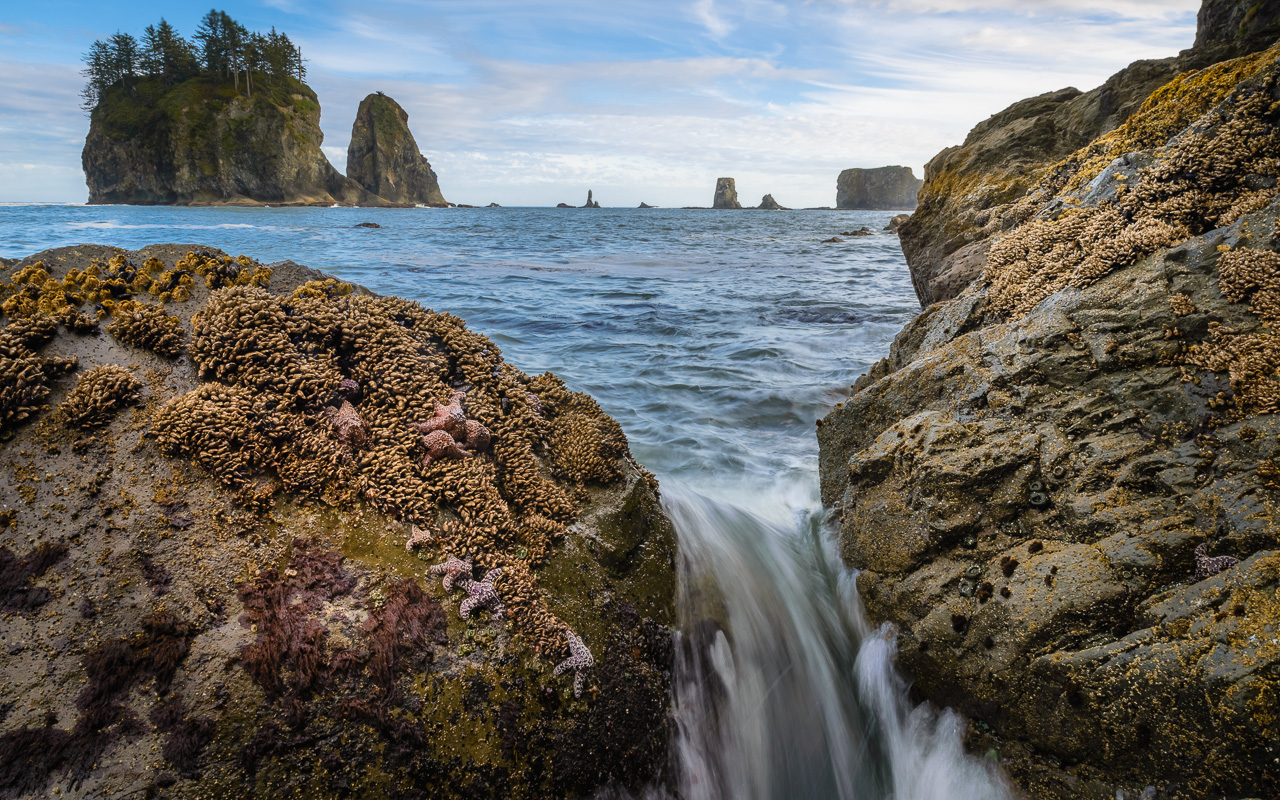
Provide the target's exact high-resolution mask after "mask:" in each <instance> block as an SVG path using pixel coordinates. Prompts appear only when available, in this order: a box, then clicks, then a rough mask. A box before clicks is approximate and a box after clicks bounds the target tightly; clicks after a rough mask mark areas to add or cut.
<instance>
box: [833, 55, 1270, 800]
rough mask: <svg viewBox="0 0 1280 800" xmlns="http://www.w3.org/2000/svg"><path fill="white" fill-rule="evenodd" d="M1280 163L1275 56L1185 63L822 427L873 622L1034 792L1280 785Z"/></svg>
mask: <svg viewBox="0 0 1280 800" xmlns="http://www.w3.org/2000/svg"><path fill="white" fill-rule="evenodd" d="M1129 148H1132V150H1130V149H1129ZM1277 152H1280V46H1276V47H1272V48H1271V49H1269V50H1266V51H1263V52H1261V53H1258V54H1256V55H1254V56H1251V57H1249V58H1246V59H1242V60H1238V61H1230V62H1224V63H1222V64H1219V65H1216V66H1214V67H1211V68H1209V69H1206V70H1204V71H1202V72H1198V73H1192V74H1188V75H1183V76H1180V77H1179V78H1178V79H1177V80H1175V81H1173V82H1171V83H1170V84H1169V85H1167V86H1165V87H1164V88H1162V89H1160V90H1158V91H1156V92H1155V93H1153V94H1152V95H1151V96H1150V98H1148V99H1147V101H1146V103H1145V104H1144V105H1143V106H1142V108H1141V110H1140V111H1139V112H1138V113H1137V114H1136V115H1134V116H1133V117H1132V118H1131V119H1130V122H1129V123H1127V124H1126V125H1125V126H1122V127H1121V128H1119V129H1117V131H1116V132H1115V133H1114V134H1113V135H1110V136H1107V137H1103V138H1101V139H1099V140H1097V141H1095V142H1093V143H1091V144H1088V145H1086V146H1085V147H1084V148H1082V149H1081V150H1080V151H1078V152H1077V153H1076V154H1074V155H1072V156H1069V157H1067V158H1066V159H1064V160H1063V161H1062V163H1061V164H1059V165H1058V167H1056V168H1054V169H1053V170H1050V171H1049V172H1047V173H1043V172H1042V173H1037V174H1036V175H1035V176H1032V178H1031V179H1030V180H1029V181H1028V184H1029V185H1030V187H1031V188H1030V191H1028V192H1026V193H1025V195H1024V196H1022V197H1021V198H1020V199H1014V200H1013V201H1012V202H1009V203H1007V204H1006V205H1004V206H1000V207H996V208H993V209H991V210H992V215H991V217H990V220H989V225H990V229H989V231H987V232H986V234H984V236H985V237H986V238H984V247H987V248H989V252H988V254H987V256H986V266H985V271H983V272H982V274H981V275H980V276H978V279H977V280H975V281H974V282H973V283H972V284H970V285H969V286H968V287H967V288H964V289H963V291H960V292H959V293H958V294H957V295H956V296H955V297H954V298H953V299H950V300H947V301H945V302H940V303H936V304H934V305H932V306H930V307H929V308H927V309H926V310H925V311H924V313H922V314H921V315H920V316H919V317H918V318H917V319H916V320H914V321H913V322H912V323H911V324H909V325H908V326H907V328H906V329H905V330H904V331H903V332H902V333H901V334H899V336H898V337H897V339H896V340H895V342H894V345H893V348H892V349H891V351H890V353H889V356H888V358H886V359H885V360H884V361H882V362H881V363H880V364H879V365H877V366H876V367H875V368H874V369H873V370H871V371H870V372H869V373H868V375H867V376H864V377H863V378H861V379H859V381H858V382H857V384H855V386H854V387H853V388H854V393H853V395H852V396H851V397H850V398H849V399H848V400H847V401H845V402H844V403H843V404H842V405H841V406H838V407H837V409H836V410H834V411H833V412H832V413H831V414H829V415H828V416H827V417H826V418H825V419H824V420H823V421H822V424H821V425H820V426H819V427H818V441H819V448H820V470H821V478H822V493H823V499H824V502H826V503H828V504H831V505H833V506H838V507H839V509H840V519H841V523H840V525H841V534H840V541H841V548H842V553H843V555H844V557H845V559H846V561H847V562H848V563H849V565H850V566H852V567H855V568H858V569H859V570H860V572H859V575H858V581H857V583H858V590H859V592H860V594H861V596H862V598H863V600H864V602H865V604H866V607H867V610H868V613H869V614H870V616H871V617H872V618H873V619H874V620H875V621H877V622H892V623H894V625H895V626H896V629H897V631H898V643H897V644H898V658H899V664H900V666H901V667H902V668H903V670H904V671H905V672H906V673H907V675H908V676H909V677H910V679H911V680H912V684H913V687H914V689H915V690H916V691H918V692H920V693H921V695H922V696H924V697H927V698H929V699H930V700H932V701H934V702H935V703H937V704H939V705H948V706H952V707H955V708H958V709H960V710H961V711H962V712H963V713H965V714H968V715H970V716H971V717H973V718H976V719H978V720H981V721H982V722H983V723H984V726H983V728H981V729H975V730H974V733H973V738H972V740H971V744H972V745H973V746H974V747H977V748H982V749H986V748H987V747H993V746H994V747H999V748H1000V751H1001V753H1002V757H1003V758H1002V760H1003V763H1004V766H1005V768H1006V769H1007V771H1008V772H1009V773H1010V774H1011V776H1012V777H1013V778H1014V779H1015V780H1016V781H1017V782H1018V783H1019V784H1021V786H1022V787H1023V788H1024V789H1025V791H1026V792H1027V794H1028V795H1029V796H1031V797H1033V798H1037V800H1039V798H1064V799H1065V798H1081V797H1083V798H1096V800H1103V799H1104V798H1112V797H1115V796H1116V794H1117V791H1120V792H1121V793H1124V794H1125V795H1126V796H1136V795H1137V794H1139V793H1140V792H1141V791H1142V790H1143V788H1144V787H1146V786H1149V785H1154V786H1157V787H1159V791H1160V794H1161V796H1167V797H1170V798H1178V799H1179V800H1192V798H1201V797H1206V796H1219V795H1223V796H1236V795H1239V796H1246V795H1247V796H1253V795H1261V796H1265V795H1268V794H1274V793H1276V792H1277V791H1280V772H1278V771H1277V770H1276V767H1275V763H1274V758H1275V756H1274V754H1273V753H1271V752H1270V751H1269V750H1268V747H1269V745H1265V744H1263V743H1264V742H1273V741H1277V740H1280V717H1277V716H1276V715H1274V714H1271V713H1270V712H1269V711H1264V710H1263V709H1270V708H1274V707H1275V706H1276V698H1277V697H1280V682H1278V681H1277V679H1276V675H1280V648H1277V647H1275V644H1274V641H1272V639H1274V635H1273V633H1268V632H1269V631H1270V632H1274V631H1275V630H1276V629H1277V628H1280V606H1277V604H1276V602H1275V595H1274V592H1275V591H1276V589H1277V585H1278V583H1277V581H1278V576H1280V571H1277V553H1278V552H1280V540H1278V539H1277V535H1276V531H1278V530H1280V496H1278V495H1276V485H1277V483H1276V481H1275V475H1276V474H1277V471H1276V468H1275V464H1276V460H1277V456H1280V439H1278V437H1277V433H1278V432H1280V420H1278V419H1277V416H1276V414H1277V412H1278V411H1280V379H1277V374H1278V372H1277V370H1278V369H1280V346H1277V344H1276V339H1275V337H1274V334H1273V332H1272V330H1271V326H1272V325H1273V324H1275V321H1276V320H1278V319H1280V303H1277V300H1276V298H1277V296H1280V295H1277V291H1280V278H1277V268H1278V267H1280V257H1278V256H1277V254H1276V251H1277V247H1278V245H1280V240H1278V239H1277V238H1276V232H1277V220H1278V219H1280V197H1277V196H1276V194H1275V187H1276V185H1277V181H1278V180H1280V163H1278V162H1277V161H1276V153H1277ZM1025 178H1026V176H1024V179H1025ZM1024 185H1027V184H1024ZM939 188H940V184H938V183H936V182H935V183H934V185H933V187H932V190H934V191H936V190H938V189H939ZM930 191H931V188H930V187H929V186H926V189H925V195H929V194H930ZM957 191H960V189H959V188H957ZM939 200H940V198H939V197H937V196H934V197H933V198H932V199H927V200H926V206H928V205H932V207H933V208H934V210H935V211H936V209H937V208H938V202H939ZM956 200H957V202H962V203H965V202H968V198H967V197H957V198H956ZM918 213H919V212H918ZM1209 537H1212V538H1213V539H1215V540H1216V541H1215V544H1214V546H1213V547H1214V550H1215V551H1216V552H1219V553H1231V554H1232V555H1231V556H1229V557H1228V556H1225V555H1220V556H1217V557H1216V559H1210V558H1209V556H1208V553H1207V552H1206V550H1207V548H1206V547H1205V540H1206V538H1209ZM1234 558H1239V559H1240V561H1239V563H1238V564H1234V565H1232V566H1231V568H1230V569H1224V570H1223V571H1221V572H1220V573H1218V574H1213V573H1212V572H1211V571H1210V569H1209V567H1213V568H1217V567H1225V566H1228V565H1229V561H1230V559H1234ZM975 561H976V562H977V563H976V564H975ZM975 567H977V572H978V574H977V575H974V574H973V571H974V569H975ZM1267 637H1272V639H1268V638H1267ZM981 730H985V731H988V732H989V733H981V732H980V731H981ZM1050 759H1052V760H1050Z"/></svg>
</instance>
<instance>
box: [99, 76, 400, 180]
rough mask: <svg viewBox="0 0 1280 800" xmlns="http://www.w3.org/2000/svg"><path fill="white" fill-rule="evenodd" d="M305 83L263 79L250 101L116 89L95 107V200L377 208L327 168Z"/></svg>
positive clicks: (230, 94)
mask: <svg viewBox="0 0 1280 800" xmlns="http://www.w3.org/2000/svg"><path fill="white" fill-rule="evenodd" d="M323 140H324V134H323V133H321V131H320V105H319V103H317V101H316V95H315V93H314V92H313V91H311V89H310V88H308V87H307V86H306V85H304V84H302V83H299V82H297V81H295V80H292V79H290V78H281V79H271V80H267V79H263V80H262V82H261V85H260V86H258V88H257V90H256V91H255V92H254V94H253V97H252V98H249V97H245V96H244V95H242V94H240V93H238V92H236V91H235V89H234V88H233V86H232V85H231V84H230V83H229V82H228V81H226V80H221V79H215V78H206V77H202V78H192V79H191V80H188V81H185V82H184V83H181V84H178V85H177V86H174V87H165V86H164V85H163V84H162V83H161V82H160V81H158V80H143V81H140V82H139V83H138V85H137V86H136V87H134V88H132V89H125V88H122V87H119V86H117V87H114V88H112V89H111V90H110V91H109V92H108V93H107V94H106V95H105V96H104V97H103V98H102V100H101V102H99V104H98V107H97V108H95V109H94V111H93V113H92V115H91V117H90V122H89V135H88V137H87V138H86V139H85V145H84V151H83V153H82V155H81V162H82V164H83V166H84V171H85V181H86V182H87V183H88V185H89V202H90V203H91V204H98V203H132V204H139V205H156V204H189V203H198V204H236V203H248V204H253V203H289V204H306V203H324V204H328V203H335V202H343V203H361V204H372V205H376V204H379V203H380V202H381V201H379V200H378V198H376V197H373V196H371V195H370V194H369V193H368V192H367V191H365V190H364V189H362V188H361V187H360V186H358V185H357V184H355V183H354V182H352V181H350V180H347V179H346V178H344V177H343V176H342V174H341V173H339V172H338V171H337V170H335V169H334V168H333V166H332V165H330V164H329V161H328V159H326V158H325V156H324V153H322V152H321V150H320V144H321V142H322V141H323Z"/></svg>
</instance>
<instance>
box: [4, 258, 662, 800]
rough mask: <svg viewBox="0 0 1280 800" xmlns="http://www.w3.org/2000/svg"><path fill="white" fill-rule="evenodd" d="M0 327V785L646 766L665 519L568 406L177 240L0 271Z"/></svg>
mask: <svg viewBox="0 0 1280 800" xmlns="http://www.w3.org/2000/svg"><path fill="white" fill-rule="evenodd" d="M0 314H3V315H4V317H5V325H4V327H2V328H0V374H3V375H4V376H5V377H4V380H3V381H0V387H2V388H0V454H2V455H3V458H4V461H5V463H6V464H8V465H9V469H7V470H6V471H5V474H4V476H3V477H2V478H0V572H2V573H3V575H2V577H0V614H2V615H3V617H2V618H0V631H2V632H3V639H4V641H5V646H4V648H3V649H0V671H2V672H3V674H4V682H5V696H6V697H7V698H21V699H22V702H21V703H14V704H10V705H8V706H7V707H6V709H5V712H4V713H3V715H0V756H2V757H0V796H3V797H6V798H19V797H46V796H53V795H55V794H56V795H58V796H62V797H81V798H96V797H108V796H112V795H116V794H120V795H124V794H130V795H136V796H138V797H142V796H154V797H174V798H194V797H247V796H255V797H265V798H274V797H296V796H307V797H369V798H373V797H377V798H382V797H389V796H397V797H427V796H429V797H441V798H464V797H465V798H476V797H504V798H505V797H581V796H588V795H594V794H595V793H596V792H597V790H598V789H600V787H605V786H608V787H615V788H621V787H627V788H628V789H629V790H630V791H632V792H635V793H639V792H640V791H641V790H642V789H643V787H645V786H648V785H655V784H656V785H662V784H663V783H664V782H665V781H666V780H667V777H668V776H669V774H670V773H669V771H667V770H666V763H667V758H668V743H669V740H670V732H671V726H672V720H671V718H670V707H671V697H670V681H671V668H672V661H673V649H672V638H671V631H670V629H669V627H668V626H669V625H670V624H671V622H672V617H673V614H674V610H673V605H674V591H675V542H674V539H673V532H672V528H671V525H670V523H669V521H668V520H667V519H666V517H665V516H664V514H663V512H662V510H661V507H660V506H659V504H658V502H657V498H656V495H655V488H656V484H655V482H654V481H653V480H652V476H649V475H647V474H646V473H644V472H643V470H641V469H640V468H639V467H638V465H636V464H635V462H634V461H633V460H632V459H631V457H630V455H629V453H628V450H627V444H626V440H625V437H623V435H622V432H621V429H620V428H619V426H618V424H617V423H616V422H615V421H613V420H612V419H610V418H609V417H607V416H606V415H604V414H603V412H601V411H600V409H599V406H597V405H596V403H595V401H593V400H592V399H591V398H590V397H588V396H587V395H584V394H579V393H575V392H571V391H569V390H568V389H567V388H566V387H565V386H564V384H563V383H561V382H560V381H559V380H558V379H557V378H556V377H555V376H553V375H551V374H545V375H541V376H537V377H530V376H528V375H525V374H523V373H522V372H520V371H519V370H517V369H515V368H514V367H512V366H511V365H509V364H506V363H504V362H503V360H502V357H501V354H500V352H499V350H498V348H497V347H496V346H495V345H494V344H493V342H491V341H489V340H488V339H486V338H485V337H484V336H481V335H479V334H477V333H474V332H472V331H470V330H469V329H467V328H466V326H465V324H464V323H463V322H462V321H461V320H459V319H458V318H456V317H453V316H450V315H448V314H444V313H436V312H431V311H427V310H425V309H423V308H422V307H421V306H419V305H418V304H416V303H412V302H409V301H406V300H401V299H399V298H392V297H375V296H372V295H370V294H369V293H368V292H366V291H364V290H362V289H360V288H359V287H354V286H352V285H349V284H344V283H341V282H339V281H337V280H334V279H332V278H330V277H328V276H326V275H323V274H320V273H318V272H315V271H313V270H309V269H307V268H305V267H301V266H299V265H297V264H294V263H292V262H282V263H278V264H272V265H270V266H268V265H263V264H260V263H258V262H255V261H253V260H252V259H249V258H247V257H244V256H241V257H239V258H237V259H231V258H228V257H226V256H224V255H223V254H221V253H220V252H218V251H208V250H205V249H204V248H201V247H199V246H189V245H182V246H174V245H158V246H153V247H148V248H144V249H143V250H140V251H136V252H126V251H123V250H118V249H115V248H108V247H100V246H80V247H66V248H60V249H57V250H50V251H46V252H44V253H40V254H37V255H35V256H32V257H30V258H26V259H23V260H22V261H21V262H19V263H17V264H7V265H6V266H5V269H4V270H3V271H2V272H0ZM445 440H448V442H447V443H446V442H445ZM442 444H445V445H447V446H439V445H442ZM431 455H434V456H437V457H434V458H430V459H428V458H427V456H431ZM442 578H444V580H442ZM611 790H612V789H611Z"/></svg>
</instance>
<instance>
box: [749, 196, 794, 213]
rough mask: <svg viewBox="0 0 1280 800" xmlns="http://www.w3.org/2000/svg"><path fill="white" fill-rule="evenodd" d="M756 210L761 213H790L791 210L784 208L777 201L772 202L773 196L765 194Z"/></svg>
mask: <svg viewBox="0 0 1280 800" xmlns="http://www.w3.org/2000/svg"><path fill="white" fill-rule="evenodd" d="M756 208H759V209H761V210H762V211H790V210H791V209H789V208H787V207H786V206H784V205H782V204H781V203H779V202H778V201H777V200H774V199H773V195H771V194H766V195H765V196H764V197H762V198H761V199H760V205H758V206H756Z"/></svg>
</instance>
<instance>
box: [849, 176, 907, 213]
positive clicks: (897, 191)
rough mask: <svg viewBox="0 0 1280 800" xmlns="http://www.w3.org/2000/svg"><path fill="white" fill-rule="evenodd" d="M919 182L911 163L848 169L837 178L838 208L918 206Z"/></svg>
mask: <svg viewBox="0 0 1280 800" xmlns="http://www.w3.org/2000/svg"><path fill="white" fill-rule="evenodd" d="M920 184H921V180H920V179H919V178H917V177H916V176H915V173H913V172H912V171H911V167H897V166H894V167H875V168H873V169H846V170H845V171H844V172H841V173H840V177H838V178H836V208H850V209H858V208H861V209H873V210H884V209H897V208H915V207H916V192H918V191H920Z"/></svg>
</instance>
